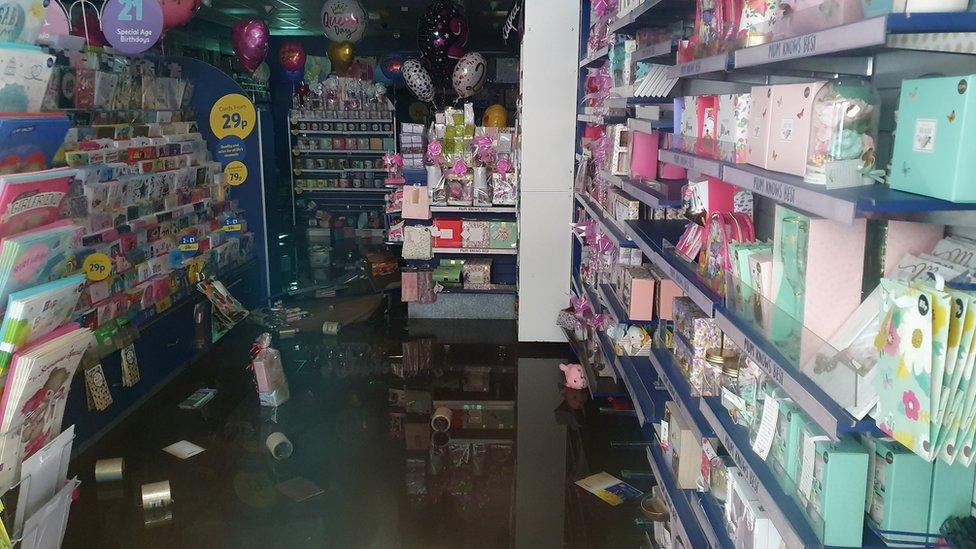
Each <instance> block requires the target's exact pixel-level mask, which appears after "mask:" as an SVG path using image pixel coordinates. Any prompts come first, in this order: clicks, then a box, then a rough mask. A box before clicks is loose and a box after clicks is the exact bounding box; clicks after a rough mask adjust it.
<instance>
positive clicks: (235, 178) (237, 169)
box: [224, 160, 247, 187]
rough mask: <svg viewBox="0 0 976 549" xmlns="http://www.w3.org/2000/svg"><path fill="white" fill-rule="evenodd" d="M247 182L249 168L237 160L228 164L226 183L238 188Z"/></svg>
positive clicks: (225, 170) (225, 175) (225, 173)
mask: <svg viewBox="0 0 976 549" xmlns="http://www.w3.org/2000/svg"><path fill="white" fill-rule="evenodd" d="M246 180H247V166H245V165H244V163H243V162H241V161H240V160H235V161H233V162H230V163H228V164H227V166H226V167H225V168H224V182H225V183H227V184H228V185H230V186H232V187H236V186H238V185H240V184H241V183H244V181H246Z"/></svg>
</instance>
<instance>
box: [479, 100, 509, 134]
mask: <svg viewBox="0 0 976 549" xmlns="http://www.w3.org/2000/svg"><path fill="white" fill-rule="evenodd" d="M481 125H482V126H485V127H488V128H507V127H508V111H506V110H505V107H503V106H501V105H499V104H498V103H495V104H494V105H492V106H490V107H488V108H487V109H485V115H484V116H483V117H482V119H481Z"/></svg>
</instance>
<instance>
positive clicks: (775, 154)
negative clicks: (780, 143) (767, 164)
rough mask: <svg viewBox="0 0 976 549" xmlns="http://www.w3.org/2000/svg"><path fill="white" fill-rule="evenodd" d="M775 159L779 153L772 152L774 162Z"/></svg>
mask: <svg viewBox="0 0 976 549" xmlns="http://www.w3.org/2000/svg"><path fill="white" fill-rule="evenodd" d="M777 158H779V153H777V152H776V151H773V160H776V159H777Z"/></svg>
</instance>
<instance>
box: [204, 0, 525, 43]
mask: <svg viewBox="0 0 976 549" xmlns="http://www.w3.org/2000/svg"><path fill="white" fill-rule="evenodd" d="M323 1H324V0H210V5H209V6H207V5H204V6H203V8H202V9H201V10H200V13H199V17H200V18H201V19H204V20H207V21H212V22H215V23H219V24H222V25H226V26H231V25H233V24H234V22H235V21H237V20H238V19H251V18H255V17H257V18H261V19H264V20H265V21H266V22H267V23H268V26H269V27H270V28H271V34H273V35H306V36H323V39H324V35H323V33H322V24H321V21H320V19H319V18H320V12H321V10H322V3H323ZM515 1H516V0H467V1H466V2H463V3H462V2H458V4H459V6H460V7H461V9H463V11H464V13H465V15H466V17H467V19H468V26H469V28H470V38H469V40H468V47H467V48H466V49H467V50H468V51H476V50H484V49H492V50H494V49H498V47H499V46H500V44H501V31H502V25H504V23H505V18H506V17H507V16H508V12H509V10H510V9H511V8H512V5H513V4H514V3H515ZM360 3H361V4H362V6H363V9H364V10H365V11H366V13H367V16H368V18H369V23H368V25H367V27H366V36H365V37H363V40H362V41H361V42H362V43H363V44H364V45H368V46H369V48H370V49H373V48H378V49H381V50H387V51H388V50H406V51H409V50H416V48H417V22H418V20H419V18H420V16H421V15H422V14H423V12H424V9H425V8H426V7H427V5H428V4H429V3H430V0H398V1H392V0H361V1H360Z"/></svg>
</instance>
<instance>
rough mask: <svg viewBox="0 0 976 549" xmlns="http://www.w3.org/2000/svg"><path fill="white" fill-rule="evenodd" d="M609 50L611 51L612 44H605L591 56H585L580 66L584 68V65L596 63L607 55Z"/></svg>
mask: <svg viewBox="0 0 976 549" xmlns="http://www.w3.org/2000/svg"><path fill="white" fill-rule="evenodd" d="M609 52H610V46H603V47H602V48H600V49H598V50H596V51H595V52H593V55H591V56H589V57H584V58H583V59H582V60H581V61H580V63H579V66H580V68H581V69H582V68H583V67H587V66H589V65H592V64H594V63H596V62H597V61H599V60H600V59H603V58H604V57H606V56H607V54H608V53H609Z"/></svg>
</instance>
